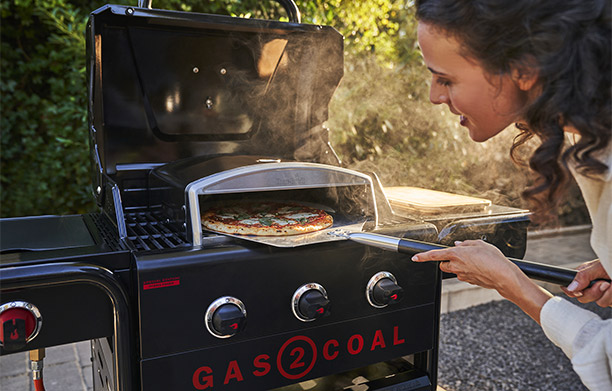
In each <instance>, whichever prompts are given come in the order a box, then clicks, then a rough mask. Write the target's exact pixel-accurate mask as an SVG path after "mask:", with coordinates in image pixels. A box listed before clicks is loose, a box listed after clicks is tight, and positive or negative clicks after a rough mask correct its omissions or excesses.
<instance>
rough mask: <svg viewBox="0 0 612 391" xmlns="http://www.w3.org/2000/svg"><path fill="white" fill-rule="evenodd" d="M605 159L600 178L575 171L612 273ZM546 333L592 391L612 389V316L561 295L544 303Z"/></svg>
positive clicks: (610, 179) (597, 244) (611, 163)
mask: <svg viewBox="0 0 612 391" xmlns="http://www.w3.org/2000/svg"><path fill="white" fill-rule="evenodd" d="M610 149H611V148H608V151H607V154H605V156H606V157H605V158H604V159H603V160H604V162H605V163H607V165H608V167H609V168H610V169H608V171H607V172H606V173H605V174H604V175H603V176H602V177H601V178H599V179H601V180H598V179H590V178H587V177H584V176H582V175H579V174H576V173H575V172H574V177H575V178H576V182H577V183H578V185H579V186H580V190H581V191H582V196H583V197H584V200H585V203H586V205H587V208H588V210H589V214H590V216H591V221H592V223H593V231H592V233H591V247H593V251H595V254H597V256H598V258H599V259H600V261H601V263H602V265H603V267H604V269H605V270H606V272H608V275H610V276H612V151H610ZM540 321H541V323H542V329H543V330H544V333H545V334H546V336H547V337H548V338H549V339H550V340H551V341H552V342H553V343H554V344H555V345H557V346H559V347H560V348H561V349H562V350H563V352H564V353H565V354H566V355H567V357H569V358H570V359H571V361H572V365H573V367H574V370H575V371H576V373H578V375H579V376H580V379H581V380H582V382H583V383H584V384H585V385H586V386H587V387H588V388H589V390H591V391H600V390H601V391H612V319H607V320H602V319H601V318H600V317H599V316H597V315H596V314H594V313H592V312H590V311H587V310H585V309H582V308H580V307H578V306H576V305H574V304H572V303H570V302H569V301H567V300H565V299H562V298H560V297H553V298H551V299H550V300H548V301H547V302H546V304H544V306H543V307H542V311H541V313H540Z"/></svg>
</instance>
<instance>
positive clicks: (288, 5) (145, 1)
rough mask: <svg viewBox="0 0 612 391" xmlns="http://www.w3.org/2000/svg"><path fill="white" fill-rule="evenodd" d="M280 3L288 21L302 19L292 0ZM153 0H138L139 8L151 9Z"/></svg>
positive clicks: (278, 0)
mask: <svg viewBox="0 0 612 391" xmlns="http://www.w3.org/2000/svg"><path fill="white" fill-rule="evenodd" d="M276 1H277V2H278V3H279V4H280V5H282V6H283V8H284V9H285V11H287V16H288V17H289V21H290V22H293V23H300V22H301V20H302V15H300V10H299V8H298V7H297V5H296V4H295V2H294V1H293V0H276ZM152 3H153V0H138V7H139V8H148V9H151V6H152Z"/></svg>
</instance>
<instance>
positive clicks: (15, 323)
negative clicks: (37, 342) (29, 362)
mask: <svg viewBox="0 0 612 391" xmlns="http://www.w3.org/2000/svg"><path fill="white" fill-rule="evenodd" d="M41 326H42V316H41V315H40V311H39V310H38V308H36V306H35V305H33V304H31V303H28V302H25V301H11V302H8V303H5V304H2V305H1V306H0V346H2V348H3V349H4V350H6V351H8V352H10V351H15V350H19V349H22V348H23V347H24V346H26V344H27V343H28V342H30V341H31V340H32V339H34V338H35V337H36V336H37V335H38V333H39V332H40V327H41Z"/></svg>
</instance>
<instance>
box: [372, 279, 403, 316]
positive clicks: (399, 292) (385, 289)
mask: <svg viewBox="0 0 612 391" xmlns="http://www.w3.org/2000/svg"><path fill="white" fill-rule="evenodd" d="M403 297H404V289H402V287H401V286H399V285H397V280H396V279H395V277H394V276H393V274H391V273H389V272H379V273H376V274H375V275H374V276H373V277H372V278H371V279H370V281H369V282H368V285H367V287H366V298H367V299H368V302H369V303H370V305H371V306H372V307H375V308H383V307H386V306H388V305H389V304H396V303H399V302H400V300H402V298H403Z"/></svg>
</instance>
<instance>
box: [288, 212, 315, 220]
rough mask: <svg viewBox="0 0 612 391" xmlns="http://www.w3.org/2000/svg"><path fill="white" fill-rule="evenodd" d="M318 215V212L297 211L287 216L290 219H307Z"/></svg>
mask: <svg viewBox="0 0 612 391" xmlns="http://www.w3.org/2000/svg"><path fill="white" fill-rule="evenodd" d="M316 216H318V215H317V214H314V213H295V214H292V215H287V218H289V219H305V218H307V217H316Z"/></svg>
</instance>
